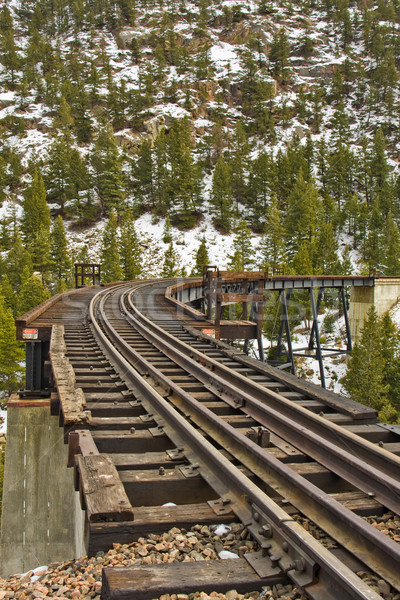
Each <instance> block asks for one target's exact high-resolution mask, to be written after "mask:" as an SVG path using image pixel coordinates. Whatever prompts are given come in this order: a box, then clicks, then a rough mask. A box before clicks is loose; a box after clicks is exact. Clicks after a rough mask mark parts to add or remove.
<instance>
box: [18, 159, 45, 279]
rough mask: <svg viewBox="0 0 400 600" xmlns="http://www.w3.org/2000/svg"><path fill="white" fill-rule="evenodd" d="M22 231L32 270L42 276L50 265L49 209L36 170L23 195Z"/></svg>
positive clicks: (39, 176) (40, 177)
mask: <svg viewBox="0 0 400 600" xmlns="http://www.w3.org/2000/svg"><path fill="white" fill-rule="evenodd" d="M23 208H24V214H23V218H22V231H23V234H24V239H25V243H26V246H27V248H28V250H29V252H30V254H31V257H32V263H33V267H34V269H36V270H38V271H40V272H41V273H42V275H44V274H45V273H46V271H47V269H48V267H49V264H50V254H49V253H50V209H49V207H48V204H47V200H46V189H45V187H44V182H43V178H42V176H41V175H40V173H39V171H38V170H36V171H35V173H34V175H33V178H32V183H31V185H30V186H29V187H28V189H27V190H26V191H25V194H24V204H23Z"/></svg>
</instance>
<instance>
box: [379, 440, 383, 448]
mask: <svg viewBox="0 0 400 600" xmlns="http://www.w3.org/2000/svg"><path fill="white" fill-rule="evenodd" d="M378 446H379V447H380V448H383V442H382V440H380V442H378Z"/></svg>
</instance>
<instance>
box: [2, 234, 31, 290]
mask: <svg viewBox="0 0 400 600" xmlns="http://www.w3.org/2000/svg"><path fill="white" fill-rule="evenodd" d="M24 272H26V273H28V275H27V276H28V277H30V276H31V275H32V273H33V264H32V258H31V255H30V254H29V252H28V250H26V248H25V247H24V245H23V243H22V239H21V235H20V233H19V232H18V231H17V234H16V237H15V240H14V242H13V244H12V246H11V248H10V250H9V252H8V256H7V275H8V278H9V280H10V282H11V285H12V287H13V289H14V290H15V291H16V292H17V293H18V292H19V289H20V287H21V283H22V273H24Z"/></svg>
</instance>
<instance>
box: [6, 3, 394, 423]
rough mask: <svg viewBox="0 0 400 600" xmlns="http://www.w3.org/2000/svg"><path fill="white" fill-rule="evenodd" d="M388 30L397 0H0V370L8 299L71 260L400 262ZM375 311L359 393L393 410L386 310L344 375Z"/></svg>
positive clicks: (197, 270)
mask: <svg viewBox="0 0 400 600" xmlns="http://www.w3.org/2000/svg"><path fill="white" fill-rule="evenodd" d="M399 30H400V0H378V1H372V0H359V1H356V0H298V1H296V2H295V1H292V0H242V1H240V0H72V1H71V0H40V1H39V0H2V1H1V3H0V204H1V208H0V334H1V335H0V387H1V388H2V389H3V390H6V391H11V390H13V389H15V386H16V385H17V382H18V381H19V379H20V377H21V372H20V371H21V366H20V364H21V352H22V351H21V349H20V348H19V346H17V345H16V344H13V343H12V341H11V339H12V327H13V318H14V317H16V316H18V315H19V314H22V313H24V312H26V311H27V310H29V309H30V308H32V307H33V306H36V305H37V304H39V303H40V302H42V301H43V300H44V299H46V298H47V297H49V296H50V295H52V294H54V293H57V292H59V291H63V290H65V289H67V288H69V287H72V286H73V284H74V282H73V277H72V275H73V270H72V267H73V264H74V263H76V262H99V263H101V266H102V274H103V282H110V281H116V280H122V279H126V280H131V279H137V278H146V277H150V276H160V277H161V276H163V277H169V276H175V275H190V274H193V275H196V274H201V272H202V267H203V265H204V264H217V265H218V266H219V267H220V268H222V269H230V270H266V269H267V268H271V269H274V268H284V271H285V273H287V274H298V275H302V274H307V275H317V274H328V275H346V274H368V273H370V272H371V271H379V272H381V273H382V274H384V275H388V276H400V233H399V226H400V167H399V157H400V118H399V117H400V84H399V73H400V35H399ZM273 308H274V307H272V306H269V305H268V303H267V306H266V310H267V311H268V310H271V311H272V310H273ZM324 308H325V309H326V310H327V311H328V312H327V315H328V316H330V320H331V321H332V319H333V317H332V315H333V314H334V309H335V306H334V301H333V299H331V298H329V296H328V297H326V298H325V299H324ZM330 309H331V313H329V310H330ZM328 321H329V319H328V318H327V319H326V334H327V335H329V331H328V326H330V327H332V323H331V324H330V325H329V323H328ZM371 328H372V330H373V332H374V334H373V336H374V339H375V340H377V339H379V340H381V341H380V342H379V344H381V346H380V348H381V351H380V352H378V353H377V359H376V360H377V361H378V362H379V361H381V362H382V361H384V364H382V365H381V363H379V365H378V362H377V363H376V364H377V365H378V366H377V370H378V371H379V374H380V380H379V381H377V382H375V383H374V382H371V383H370V386H369V392H371V393H369V394H368V400H367V402H368V403H369V404H371V405H373V406H374V407H375V408H377V410H379V411H383V412H382V415H383V416H384V418H385V419H386V420H387V421H391V422H395V421H396V420H397V419H398V417H399V415H400V388H399V386H398V385H397V379H398V377H399V371H400V349H399V347H400V333H399V331H398V329H397V327H396V325H395V324H394V323H393V322H392V321H391V319H390V317H389V316H388V317H387V318H386V319H379V318H378V317H377V316H376V314H374V313H373V312H371V314H370V315H369V320H368V323H367V324H366V326H365V330H364V336H363V337H365V339H364V341H363V339H361V340H360V343H359V344H358V345H357V346H356V347H357V348H358V350H356V352H355V353H354V354H353V356H352V358H351V359H350V361H349V362H348V369H347V373H346V375H345V377H344V378H343V380H342V381H343V391H344V392H346V393H348V394H351V395H352V396H353V397H354V398H356V399H359V397H361V396H360V394H361V395H362V393H361V392H360V389H359V388H357V385H355V383H354V381H356V380H357V378H360V377H363V376H362V375H360V373H358V372H357V364H358V366H359V368H361V367H360V364H361V363H362V364H365V360H364V361H363V360H362V359H360V358H357V352H359V351H361V350H362V349H363V348H364V349H365V348H367V347H368V343H370V342H368V339H367V338H368V335H370V331H369V330H370V329H371ZM273 335H274V332H273V331H266V336H269V337H271V338H273ZM363 344H364V346H363ZM375 346H377V344H376V343H375ZM22 355H23V354H22ZM368 356H369V358H371V352H370V353H369V354H368ZM378 359H379V360H378ZM371 360H372V358H371ZM360 361H361V362H360ZM369 368H370V369H371V367H369ZM356 388H357V389H356ZM372 392H373V393H372ZM364 395H365V394H364Z"/></svg>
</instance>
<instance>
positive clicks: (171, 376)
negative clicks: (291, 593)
mask: <svg viewBox="0 0 400 600" xmlns="http://www.w3.org/2000/svg"><path fill="white" fill-rule="evenodd" d="M373 285H374V280H373V279H370V278H356V277H340V278H338V277H330V278H326V277H319V278H299V277H284V276H282V275H281V276H274V277H269V276H268V275H265V274H260V273H251V274H243V273H242V274H231V273H229V274H227V273H219V272H218V271H217V270H216V269H214V268H209V269H207V270H206V272H205V275H204V279H203V280H201V279H200V280H195V279H185V280H180V281H172V280H160V281H156V280H154V281H138V282H129V283H117V284H113V285H110V286H107V287H104V288H100V287H98V286H97V287H96V286H93V287H82V288H81V289H77V290H74V291H71V292H66V293H64V294H61V295H58V296H55V297H53V298H51V299H50V300H48V301H47V302H45V303H44V304H42V305H40V306H39V307H37V308H35V309H33V310H32V311H30V312H29V313H27V314H26V315H23V317H21V318H20V319H18V320H17V326H18V336H19V338H20V339H25V340H26V342H27V380H26V386H25V389H24V390H21V392H20V394H19V395H16V396H15V397H13V398H11V400H10V402H9V416H8V420H9V434H8V437H9V439H8V443H7V446H8V448H7V456H6V473H5V482H4V487H5V494H4V503H3V516H4V518H3V527H2V538H1V544H2V549H3V559H2V563H3V569H10V568H11V567H10V566H8V567H6V566H5V563H4V549H5V548H7V549H8V552H10V551H11V550H10V548H12V549H13V550H12V551H13V552H14V554H15V556H17V558H18V560H19V563H18V564H20V568H21V570H23V568H24V567H26V566H27V565H26V564H25V561H28V560H31V559H32V554H30V555H29V557H28V558H27V555H28V553H29V552H30V551H31V550H32V547H33V546H35V543H36V546H35V548H34V550H35V552H36V556H37V557H38V560H43V561H46V560H49V559H48V558H47V557H46V556H45V546H46V544H44V545H40V542H41V541H42V540H41V537H45V538H46V540H47V542H46V543H47V546H48V547H49V548H50V549H51V551H52V552H54V551H55V546H57V552H58V554H59V555H60V559H61V558H62V555H63V553H64V558H70V557H71V556H65V554H68V552H71V550H67V548H70V547H71V543H72V545H75V546H74V547H75V548H77V550H76V551H77V552H78V551H79V550H81V551H82V552H84V551H87V552H88V553H90V554H95V553H96V552H98V551H101V550H103V551H105V550H108V549H109V548H111V547H112V544H113V543H115V542H119V543H131V542H132V541H134V540H136V539H138V538H139V537H141V536H143V535H146V534H148V533H160V532H163V531H167V530H168V529H170V528H172V527H174V526H177V527H183V528H186V529H189V528H190V527H191V526H193V525H195V524H211V523H217V522H232V521H241V522H242V524H243V528H244V529H247V532H248V534H249V535H250V534H251V536H252V537H253V539H254V540H255V541H256V542H257V543H258V547H257V548H258V549H257V551H255V552H249V553H247V554H244V555H243V556H241V557H239V558H236V559H233V558H232V559H228V560H221V561H207V564H205V563H171V564H165V565H146V567H144V566H140V565H133V566H131V567H125V568H106V569H105V570H104V572H103V589H102V598H104V599H106V598H107V599H108V598H115V599H116V598H118V599H121V598H135V599H140V598H150V599H151V598H156V597H159V596H160V595H162V594H163V593H190V592H192V591H196V590H200V591H201V590H203V591H208V592H209V591H212V590H216V591H226V590H229V589H236V590H238V592H244V591H248V590H254V589H261V587H262V586H263V585H267V584H268V585H269V584H271V583H276V582H288V581H292V582H294V583H295V584H296V585H297V586H300V587H301V588H302V589H304V591H305V593H306V595H307V596H308V597H309V598H312V599H314V600H322V599H323V600H333V599H337V598H339V597H340V598H343V599H345V600H346V599H354V598H355V599H363V600H367V599H368V600H376V599H377V598H379V597H380V596H379V595H378V594H377V593H376V592H375V591H374V590H373V589H372V588H371V587H370V585H369V583H368V581H366V580H364V579H363V577H362V575H360V574H362V573H365V572H367V573H368V572H373V573H375V574H376V575H377V576H378V578H381V579H383V580H384V581H386V582H387V583H388V585H389V586H390V587H391V589H392V591H393V593H395V592H396V590H397V591H400V579H399V570H398V569H399V564H400V546H399V544H398V543H396V542H395V541H394V540H393V539H391V538H390V537H389V536H387V535H385V534H384V533H382V532H380V531H378V530H377V529H376V528H375V527H374V526H373V525H372V524H371V523H370V517H371V516H373V515H374V516H375V517H376V515H382V514H383V513H387V511H391V512H392V513H393V514H400V469H399V466H400V458H399V455H400V437H399V431H398V429H396V427H391V426H385V425H384V424H380V423H378V420H377V416H376V413H375V412H374V411H373V410H372V409H370V408H368V407H366V406H363V405H361V404H358V403H355V402H352V401H350V400H348V399H346V398H343V397H341V396H338V395H336V394H333V393H332V392H330V391H328V390H326V389H323V388H321V387H319V386H315V385H312V384H310V383H307V382H305V381H303V380H301V379H298V378H296V377H295V376H294V375H293V374H291V373H288V372H285V371H284V370H282V369H277V368H275V367H273V366H271V365H268V364H266V363H265V362H264V361H262V360H261V361H258V360H255V359H252V358H250V357H249V356H247V355H246V354H245V353H243V352H241V351H240V350H237V349H235V348H234V347H232V346H230V345H228V344H227V343H225V342H223V341H221V340H232V339H239V338H241V339H245V340H250V339H255V340H258V346H259V353H260V356H261V358H263V348H262V341H261V331H262V315H263V302H264V300H265V296H266V295H267V294H269V293H272V292H276V293H278V294H279V296H280V300H281V303H282V311H281V315H282V316H281V322H280V334H279V338H280V343H282V344H283V342H284V341H285V342H286V354H287V362H288V363H289V365H290V366H291V367H292V366H293V356H294V354H295V353H294V352H293V350H292V349H291V344H290V336H291V332H290V321H289V311H288V303H289V302H290V299H291V296H292V294H293V292H294V291H296V290H302V291H305V290H309V295H310V302H311V312H312V330H311V338H310V344H309V348H310V349H311V348H315V349H316V356H317V358H318V359H319V360H320V364H322V359H323V352H324V348H323V347H322V346H321V339H320V335H319V330H318V321H317V313H318V308H319V303H320V302H321V299H322V297H323V292H324V290H326V289H328V288H329V289H335V290H337V292H338V295H339V297H340V299H341V300H342V310H343V314H344V315H345V322H346V328H347V348H346V349H349V348H350V344H351V341H350V335H349V325H348V318H347V312H346V310H347V308H346V301H345V300H346V297H345V288H346V287H347V286H364V287H368V286H373ZM314 294H315V295H314ZM238 304H240V305H241V310H240V314H239V312H238V311H237V310H236V309H235V311H232V313H231V314H234V316H235V318H234V319H228V318H226V317H227V316H228V315H229V306H231V305H238ZM226 307H228V308H226ZM238 314H239V316H240V318H239V320H238V319H237V315H238ZM210 330H211V331H212V332H213V334H214V336H215V337H212V336H210V335H209V334H210V333H211V331H210ZM279 352H280V351H279ZM321 376H323V364H322V371H321ZM35 411H36V412H35ZM37 411H47V412H48V413H49V414H50V412H51V415H52V416H51V417H49V420H48V421H46V423H45V425H43V427H44V429H43V428H42V429H41V423H40V419H44V416H43V417H41V418H40V419H38V418H37V416H35V415H37V414H38V412H37ZM24 415H25V416H24ZM41 415H45V412H43V413H41ZM24 419H25V420H24ZM33 424H34V427H33ZM12 427H14V429H12ZM10 428H11V429H12V431H13V432H14V433H15V436H16V437H18V436H20V437H19V439H17V440H15V443H13V442H12V439H11V438H10ZM33 430H34V431H35V432H37V431H38V430H39V434H38V436H37V438H35V439H34V440H33V441H32V444H31V446H29V443H30V442H29V436H30V435H32V436H33V435H36V433H35V434H34V433H31V432H33ZM57 432H59V433H58V434H57ZM57 435H58V437H59V438H60V440H61V442H64V443H65V447H66V448H67V454H68V456H67V457H66V459H65V464H55V462H56V461H55V460H54V456H55V447H56V442H54V443H53V442H52V444H50V445H49V446H48V447H46V448H47V450H46V451H45V450H44V445H45V444H46V436H47V437H48V438H49V439H50V438H51V439H55V437H57ZM54 436H55V437H54ZM28 447H30V448H31V451H29V450H28V451H27V450H26V448H28ZM24 448H25V450H24ZM32 455H33V456H32ZM18 461H19V462H18ZM40 462H41V464H42V469H43V470H42V471H41V473H42V475H41V476H39V477H42V480H41V482H40V483H41V485H40V486H38V485H37V474H36V475H35V476H33V474H32V473H33V471H34V470H35V468H36V465H37V464H38V463H40ZM67 463H68V467H67ZM72 471H73V472H74V486H75V490H76V491H73V490H72V488H71V490H70V491H69V492H67V493H68V494H70V496H71V498H73V497H74V495H78V496H79V499H80V507H76V506H75V505H74V502H73V501H72V502H71V503H70V504H68V502H66V501H61V500H60V498H61V496H60V494H61V493H62V491H63V489H64V488H65V489H67V487H68V481H67V480H68V473H71V472H72ZM35 473H36V471H35ZM16 474H17V475H16ZM33 480H34V481H33ZM43 487H45V488H46V489H47V494H48V496H46V499H45V500H43V501H38V498H37V495H38V494H39V493H42V489H43ZM8 490H9V491H8ZM170 502H172V503H173V504H174V505H173V506H171V505H168V506H165V503H170ZM67 504H68V506H69V508H68V511H69V513H68V515H67V514H66V510H67ZM40 511H42V512H40ZM14 513H18V520H13V517H12V516H13V514H14ZM68 519H69V520H68ZM304 519H307V520H309V521H312V522H314V523H315V524H316V527H318V528H319V531H320V535H319V536H318V537H320V538H321V540H322V539H327V538H329V539H330V540H331V543H330V544H328V545H327V544H323V543H321V540H320V539H316V538H315V537H313V536H312V535H311V534H310V533H309V531H307V530H306V529H305V528H304V527H303V526H302V524H301V523H302V520H304ZM8 523H9V525H7V524H8ZM60 523H61V525H63V527H61V526H60ZM71 523H73V526H72V525H71ZM53 526H54V533H52V532H53V529H52V527H53ZM35 527H36V529H35ZM40 527H44V531H45V533H43V534H42V533H41V530H40ZM46 536H47V537H46ZM35 540H36V541H35ZM46 540H45V541H46ZM52 544H53V545H52ZM39 546H40V547H39ZM41 552H43V554H40V553H41ZM15 564H16V563H13V567H12V568H14V567H15ZM206 567H207V568H206ZM28 568H29V567H28Z"/></svg>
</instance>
